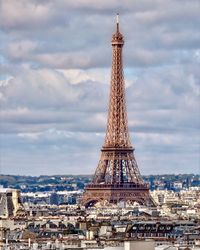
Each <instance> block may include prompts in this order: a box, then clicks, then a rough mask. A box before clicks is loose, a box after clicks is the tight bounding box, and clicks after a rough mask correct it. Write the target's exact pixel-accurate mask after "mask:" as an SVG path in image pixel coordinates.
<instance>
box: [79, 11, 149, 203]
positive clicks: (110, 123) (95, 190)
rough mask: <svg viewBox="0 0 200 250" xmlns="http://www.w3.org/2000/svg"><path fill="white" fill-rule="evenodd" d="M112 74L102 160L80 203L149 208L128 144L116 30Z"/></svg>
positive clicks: (120, 44) (121, 42)
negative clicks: (132, 204) (125, 203)
mask: <svg viewBox="0 0 200 250" xmlns="http://www.w3.org/2000/svg"><path fill="white" fill-rule="evenodd" d="M111 44H112V71H111V84H110V98H109V109H108V118H107V129H106V136H105V141H104V144H103V147H102V149H101V157H100V160H99V164H98V166H97V169H96V171H95V174H94V177H93V180H92V183H91V184H89V185H88V186H87V187H86V190H85V193H84V196H83V203H84V204H86V205H87V204H90V203H93V202H94V203H95V202H97V201H102V200H107V201H109V202H111V203H117V202H118V201H120V200H123V201H131V202H134V201H138V202H140V203H142V204H147V203H148V204H150V203H152V202H151V199H150V195H149V190H148V187H147V186H146V185H145V184H144V181H143V179H142V177H141V175H140V172H139V168H138V165H137V162H136V159H135V156H134V149H133V147H132V145H131V142H130V136H129V131H128V119H127V110H126V98H125V82H124V74H123V63H122V48H123V45H124V38H123V35H122V34H121V33H120V30H119V16H118V15H117V22H116V31H115V33H114V34H113V36H112V41H111Z"/></svg>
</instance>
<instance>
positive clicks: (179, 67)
mask: <svg viewBox="0 0 200 250" xmlns="http://www.w3.org/2000/svg"><path fill="white" fill-rule="evenodd" d="M117 12H119V13H120V26H121V31H122V33H123V34H124V37H125V46H124V73H125V79H126V96H127V106H128V118H129V129H130V133H131V139H132V143H133V145H134V147H135V149H136V150H135V154H136V158H137V161H138V165H139V168H140V170H141V173H142V174H155V173H199V172H200V154H199V152H200V135H199V134H200V129H199V128H200V15H199V13H200V1H199V0H168V1H166V0H134V1H131V0H130V1H126V0H125V1H118V0H109V1H108V0H96V1H92V0H76V1H74V0H57V1H56V0H55V1H52V0H43V1H39V0H0V28H1V30H0V41H1V42H0V63H1V69H0V105H1V123H0V132H1V138H0V139H1V141H0V149H1V151H0V157H1V161H0V173H1V174H23V175H40V174H86V173H87V174H92V173H93V172H94V170H95V168H96V166H97V163H98V160H99V156H100V148H101V146H102V144H103V141H104V135H105V134H104V131H105V127H106V116H107V104H108V94H109V84H110V65H111V44H110V41H111V35H112V33H113V32H114V30H115V14H116V13H117Z"/></svg>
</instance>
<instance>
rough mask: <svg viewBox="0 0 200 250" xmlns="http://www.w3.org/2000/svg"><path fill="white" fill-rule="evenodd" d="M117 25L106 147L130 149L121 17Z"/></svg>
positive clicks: (113, 46)
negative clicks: (120, 27) (120, 30)
mask: <svg viewBox="0 0 200 250" xmlns="http://www.w3.org/2000/svg"><path fill="white" fill-rule="evenodd" d="M116 24H117V25H116V26H117V27H116V32H115V33H114V34H113V36H112V72H111V85H110V101H109V111H108V121H107V130H106V138H105V143H104V147H105V148H106V147H113V148H115V147H117V148H120V147H121V148H124V147H126V148H130V147H131V143H130V137H129V132H128V119H127V111H126V99H125V83H124V74H123V62H122V48H123V45H124V38H123V35H122V34H121V33H120V32H119V15H117V23H116Z"/></svg>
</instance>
